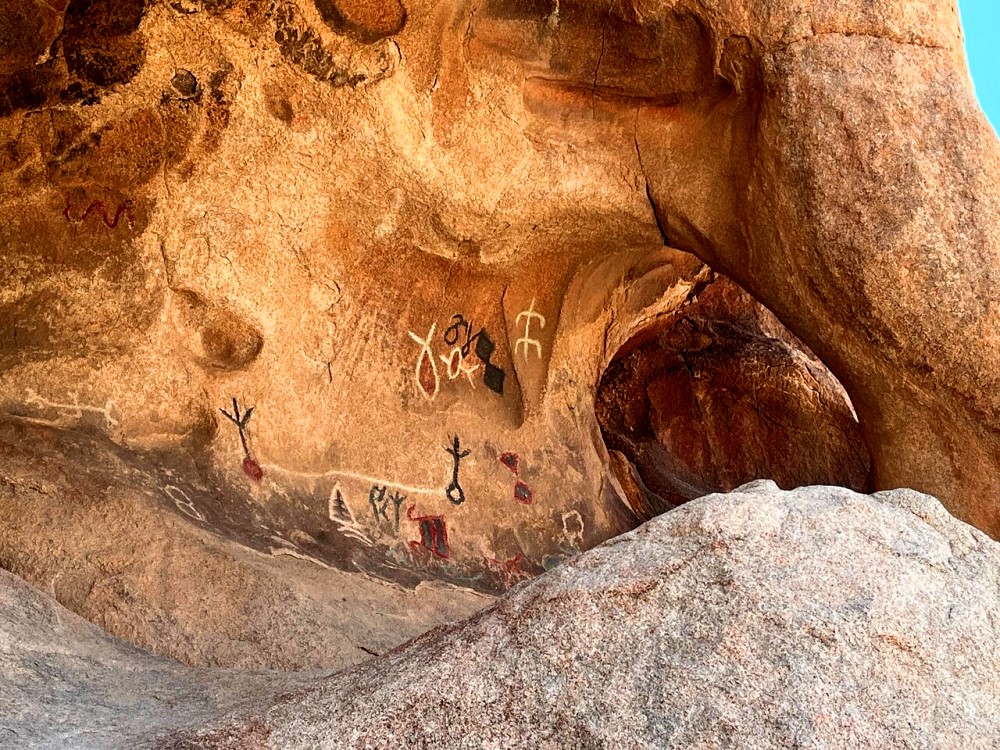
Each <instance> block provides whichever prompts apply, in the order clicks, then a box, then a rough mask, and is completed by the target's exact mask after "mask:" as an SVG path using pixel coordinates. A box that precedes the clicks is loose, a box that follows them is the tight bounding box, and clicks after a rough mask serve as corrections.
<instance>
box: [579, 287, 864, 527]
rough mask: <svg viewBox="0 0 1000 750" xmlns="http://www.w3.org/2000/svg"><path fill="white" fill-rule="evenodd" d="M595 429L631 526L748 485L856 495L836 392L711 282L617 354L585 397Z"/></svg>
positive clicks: (860, 464)
mask: <svg viewBox="0 0 1000 750" xmlns="http://www.w3.org/2000/svg"><path fill="white" fill-rule="evenodd" d="M597 418H598V421H599V422H600V424H601V432H602V434H603V436H604V441H605V443H607V445H608V448H609V451H611V459H612V461H611V465H612V467H613V468H614V470H615V474H616V476H617V478H618V480H619V482H620V483H621V485H622V487H623V489H624V491H625V494H626V496H627V497H628V499H629V502H630V504H631V506H632V509H633V511H634V512H635V513H636V515H637V516H638V517H640V518H643V519H648V518H652V517H653V516H655V515H657V514H659V513H662V512H663V511H665V510H668V509H669V508H671V507H675V506H677V505H679V504H681V503H684V502H686V501H688V500H691V499H694V498H696V497H702V496H703V495H707V494H710V493H712V492H719V491H728V490H732V489H735V488H736V487H738V486H740V485H742V484H746V483H747V482H749V481H751V480H753V479H759V478H769V479H773V480H775V481H776V482H777V483H778V484H779V485H780V486H782V487H801V486H806V485H843V486H847V487H850V488H851V489H854V490H857V491H862V492H863V491H865V489H866V487H867V484H868V468H869V467H868V451H867V449H866V448H865V444H864V441H863V438H862V436H861V431H860V429H859V427H858V423H857V420H856V419H855V417H854V415H853V414H852V412H851V406H850V401H849V400H848V399H847V397H846V395H845V394H844V392H843V389H842V388H841V387H840V385H839V383H837V381H836V380H835V379H834V378H833V377H832V376H831V375H830V373H829V371H828V370H827V369H826V368H825V367H823V366H822V364H821V363H819V362H818V361H817V360H816V359H815V357H813V356H811V355H810V354H809V353H808V350H806V349H805V347H803V346H802V344H801V342H799V341H797V340H796V339H795V337H794V336H791V335H790V334H789V333H788V331H787V330H785V329H784V328H783V327H782V326H781V324H780V323H778V322H777V321H776V320H775V319H774V317H773V316H771V315H770V314H769V313H768V312H767V311H766V310H764V309H762V308H761V307H760V306H759V305H757V304H756V303H755V302H753V300H752V299H751V298H750V297H749V296H748V295H747V294H746V293H745V292H742V291H741V290H740V289H739V287H737V286H736V285H735V284H733V283H732V282H730V281H728V280H727V279H725V278H722V277H719V278H716V279H715V280H713V281H712V282H711V283H710V284H709V285H707V286H706V287H705V288H703V289H701V290H700V291H699V294H698V295H697V297H696V298H695V299H693V300H691V301H690V302H689V303H688V304H686V305H685V306H683V307H682V308H681V309H680V310H678V311H677V312H676V313H674V314H673V315H669V316H665V318H664V319H663V320H662V321H660V322H658V323H657V324H656V325H655V326H652V327H651V328H648V329H645V330H643V331H641V332H640V333H639V334H638V335H637V336H636V337H635V338H634V339H633V340H631V341H629V342H628V343H627V344H626V345H625V346H624V347H623V348H622V350H621V351H620V352H619V353H618V354H617V355H616V356H615V359H614V360H613V361H612V363H611V365H610V366H609V367H608V369H607V370H606V371H605V373H604V376H603V377H602V379H601V384H600V387H599V388H598V390H597Z"/></svg>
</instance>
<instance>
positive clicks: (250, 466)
mask: <svg viewBox="0 0 1000 750" xmlns="http://www.w3.org/2000/svg"><path fill="white" fill-rule="evenodd" d="M243 473H244V474H246V475H247V476H248V477H250V478H251V479H252V480H254V481H255V482H259V481H260V480H261V479H263V478H264V470H263V469H262V468H260V464H259V463H257V462H256V461H254V460H253V459H252V458H250V456H247V457H246V458H244V459H243Z"/></svg>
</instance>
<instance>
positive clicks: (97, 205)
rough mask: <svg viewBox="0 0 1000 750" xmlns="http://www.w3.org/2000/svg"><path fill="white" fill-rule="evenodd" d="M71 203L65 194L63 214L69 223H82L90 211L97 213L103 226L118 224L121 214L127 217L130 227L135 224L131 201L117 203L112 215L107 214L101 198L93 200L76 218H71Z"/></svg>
mask: <svg viewBox="0 0 1000 750" xmlns="http://www.w3.org/2000/svg"><path fill="white" fill-rule="evenodd" d="M72 212H73V204H72V201H71V200H70V198H69V196H68V195H67V196H66V208H64V209H63V216H65V217H66V221H68V222H69V223H70V224H82V223H83V222H85V221H86V220H87V217H88V216H90V215H91V214H92V213H95V212H96V213H99V215H100V217H101V221H102V222H104V226H106V227H107V228H108V229H114V228H115V227H117V226H118V222H120V221H121V218H122V216H124V217H125V218H127V219H128V225H129V226H130V227H131V226H133V225H134V224H135V215H134V214H133V213H132V202H131V201H125V202H124V203H119V204H118V207H117V208H116V209H115V214H114V216H113V217H109V216H108V209H107V207H106V206H105V205H104V201H102V200H93V201H91V202H90V205H89V206H87V209H86V210H85V211H84V212H83V214H82V215H81V216H80V218H78V219H74V218H73V213H72Z"/></svg>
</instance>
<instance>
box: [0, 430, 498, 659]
mask: <svg viewBox="0 0 1000 750" xmlns="http://www.w3.org/2000/svg"><path fill="white" fill-rule="evenodd" d="M170 459H171V456H170V455H166V456H159V457H157V456H150V455H144V456H140V455H136V454H134V453H132V452H130V451H127V450H123V449H121V448H120V447H118V446H116V445H114V444H113V443H111V442H110V441H108V440H107V439H106V438H103V437H102V436H101V435H100V434H99V433H98V434H97V435H86V434H82V433H79V432H66V431H63V430H56V429H53V428H51V427H47V426H42V425H37V424H30V423H24V422H23V421H21V420H11V419H6V420H0V527H2V528H3V534H2V535H0V566H2V567H3V568H5V569H7V570H9V571H11V572H13V573H15V574H17V575H19V576H21V577H23V578H24V579H26V580H27V581H29V582H30V583H33V584H34V585H35V586H37V587H38V588H39V589H41V590H43V591H46V592H48V593H49V594H50V595H51V596H52V597H53V598H55V599H56V600H57V601H58V602H59V603H60V604H62V605H63V606H65V607H68V608H69V609H71V610H72V611H74V612H76V613H78V614H80V615H82V616H84V617H86V618H87V619H89V620H91V621H92V622H94V623H96V624H97V625H100V626H101V627H103V628H104V629H105V630H106V631H108V632H110V633H112V634H114V635H117V636H119V637H121V638H125V639H127V640H129V641H131V642H132V643H133V644H136V645H139V646H141V647H143V648H145V649H148V650H150V651H153V652H154V653H157V654H159V655H162V656H169V657H171V658H172V659H176V660H178V661H180V662H182V663H184V664H189V665H194V666H213V667H244V668H272V669H284V670H296V669H309V668H325V669H332V668H341V667H345V666H348V665H350V664H354V663H356V662H359V661H362V660H364V659H366V658H368V655H369V654H372V653H382V652H384V651H386V650H388V649H390V648H392V647H394V646H397V645H399V644H400V643H402V642H404V641H406V640H408V639H409V638H412V637H414V636H416V635H419V634H420V633H422V632H424V631H425V630H427V629H428V628H431V627H434V626H435V625H438V624H439V623H441V622H448V621H452V620H456V619H461V618H464V617H467V616H468V615H470V614H472V613H473V612H475V611H477V610H479V609H481V608H482V607H483V606H486V605H487V604H489V603H490V602H491V601H492V597H489V596H485V595H483V594H480V593H477V592H475V591H472V590H469V589H468V588H465V587H458V586H455V585H454V584H449V583H447V582H445V581H434V580H432V581H424V580H423V579H421V578H420V577H419V576H417V575H415V574H414V573H412V572H409V571H406V570H401V569H400V568H399V567H398V566H394V565H393V564H392V561H391V560H387V559H385V558H384V557H383V556H382V555H381V554H379V553H377V552H376V551H375V550H373V546H372V545H371V543H370V542H368V543H366V542H365V540H364V538H363V537H362V536H361V535H360V532H354V535H353V536H351V535H348V536H345V537H344V538H340V532H339V531H338V529H340V530H343V529H344V528H345V527H344V525H343V523H340V524H338V523H337V522H338V521H340V519H339V517H338V516H337V514H336V511H335V509H334V510H333V512H331V514H330V515H329V516H328V520H327V524H326V526H325V528H324V529H323V532H324V533H325V534H329V535H330V536H331V537H335V538H336V539H337V540H338V541H337V542H336V544H334V545H328V547H327V550H326V552H324V550H323V548H322V547H321V546H320V543H319V541H317V540H316V539H314V538H312V537H310V536H309V535H308V534H306V533H305V532H303V531H302V530H301V525H302V524H301V521H302V518H303V516H302V514H301V509H299V512H295V511H296V509H295V508H288V507H287V506H285V505H277V507H271V508H268V507H261V506H256V505H254V504H253V503H251V502H238V501H236V500H235V499H234V498H231V497H226V496H221V497H220V496H219V494H218V493H217V492H213V491H212V489H211V488H210V486H208V485H205V484H200V483H195V484H192V483H189V482H188V481H187V480H186V479H185V477H186V476H197V474H198V471H197V468H196V467H193V466H191V465H187V466H185V465H183V464H176V463H172V462H171V460H170ZM326 501H327V499H326V498H324V499H323V502H324V504H325V503H326ZM347 531H349V532H350V531H351V529H350V528H349V527H348V528H347ZM331 551H332V552H333V553H335V554H331Z"/></svg>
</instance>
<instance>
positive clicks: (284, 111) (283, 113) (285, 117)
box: [267, 97, 295, 125]
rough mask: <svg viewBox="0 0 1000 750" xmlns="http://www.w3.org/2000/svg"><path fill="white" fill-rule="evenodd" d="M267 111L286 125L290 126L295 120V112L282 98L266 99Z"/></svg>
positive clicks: (289, 103)
mask: <svg viewBox="0 0 1000 750" xmlns="http://www.w3.org/2000/svg"><path fill="white" fill-rule="evenodd" d="M267 111H268V112H270V113H271V114H272V115H274V116H275V117H276V118H277V119H279V120H281V121H282V122H283V123H285V124H286V125H291V123H292V120H294V119H295V110H294V109H292V104H291V102H289V101H288V100H287V99H285V98H284V97H273V98H272V97H268V98H267Z"/></svg>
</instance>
